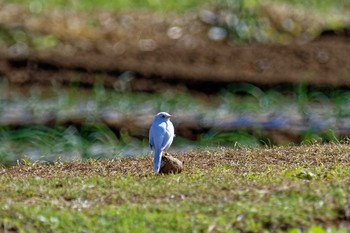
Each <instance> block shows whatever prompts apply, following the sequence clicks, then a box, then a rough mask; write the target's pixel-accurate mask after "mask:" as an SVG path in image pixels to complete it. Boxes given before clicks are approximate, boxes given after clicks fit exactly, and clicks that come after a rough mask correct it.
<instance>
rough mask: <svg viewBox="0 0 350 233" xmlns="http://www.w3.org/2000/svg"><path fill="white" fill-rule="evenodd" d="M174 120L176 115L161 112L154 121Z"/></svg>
mask: <svg viewBox="0 0 350 233" xmlns="http://www.w3.org/2000/svg"><path fill="white" fill-rule="evenodd" d="M172 118H175V116H174V115H170V114H169V113H167V112H159V113H157V115H155V117H154V120H164V121H166V120H169V119H172Z"/></svg>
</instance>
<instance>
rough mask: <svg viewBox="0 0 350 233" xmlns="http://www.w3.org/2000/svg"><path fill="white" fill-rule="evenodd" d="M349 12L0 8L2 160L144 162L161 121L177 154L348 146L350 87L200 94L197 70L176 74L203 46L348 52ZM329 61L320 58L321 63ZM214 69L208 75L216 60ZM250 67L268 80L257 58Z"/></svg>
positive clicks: (201, 5)
mask: <svg viewBox="0 0 350 233" xmlns="http://www.w3.org/2000/svg"><path fill="white" fill-rule="evenodd" d="M349 10H350V3H349V1H345V0H324V1H316V0H314V1H294V0H269V1H257V0H232V1H224V0H216V1H214V0H206V1H195V0H192V1H188V0H179V1H160V0H147V1H138V0H134V1H130V0H125V1H109V0H108V1H107V0H89V1H87V0H86V1H79V0H52V1H44V0H30V1H29V0H11V1H10V0H1V1H0V58H1V64H0V75H1V76H0V162H1V163H2V164H5V165H9V164H15V163H16V162H18V161H21V160H33V161H37V160H45V161H55V160H76V159H87V158H114V157H118V156H139V155H147V154H150V150H149V149H148V138H147V130H148V127H149V124H150V123H151V120H152V116H153V115H154V114H155V113H157V112H158V111H168V112H170V113H172V114H175V115H177V116H178V117H177V119H176V120H175V122H174V123H175V127H176V129H177V137H176V140H175V141H174V146H173V151H185V150H190V149H193V148H197V147H217V146H229V147H241V146H251V147H257V146H274V145H288V144H299V143H313V142H315V141H318V142H320V141H321V142H335V143H339V142H341V141H342V140H346V138H347V137H348V135H349V133H350V128H349V127H350V124H349V123H350V121H349V120H350V119H349V118H350V108H349V103H350V92H349V90H348V84H346V85H343V84H342V83H338V84H337V85H334V86H328V85H327V84H326V85H324V84H323V85H316V86H313V85H310V84H308V83H306V82H303V81H300V80H302V78H304V77H300V80H297V81H295V82H291V83H283V82H281V84H278V85H274V84H266V83H264V84H263V85H261V84H260V83H259V82H250V81H249V79H248V80H245V77H241V79H237V78H235V79H234V80H229V81H227V80H226V81H225V82H223V81H220V80H218V83H217V84H215V75H212V76H214V77H213V78H211V77H210V78H209V79H210V80H209V81H207V83H206V80H205V77H203V79H204V81H203V83H204V84H203V83H200V84H198V83H195V81H196V80H194V81H193V80H191V78H193V77H195V79H196V76H195V71H193V72H192V73H191V72H188V74H187V73H186V72H185V71H183V72H182V70H186V69H187V68H186V67H187V66H188V65H189V66H193V67H194V68H195V67H196V64H197V63H196V62H197V61H198V60H200V59H201V57H202V55H201V53H200V52H198V51H201V50H200V49H202V50H203V49H205V48H207V46H208V47H209V46H210V48H214V50H215V48H216V47H215V46H217V47H218V48H220V49H222V48H223V50H226V48H227V49H236V48H243V49H249V50H250V52H249V53H251V54H253V55H251V56H254V46H255V47H256V46H266V48H270V47H269V46H272V45H278V46H294V45H295V46H297V48H298V49H299V48H300V46H304V47H302V48H307V47H308V46H307V44H308V43H313V41H317V40H318V39H319V38H321V37H323V36H324V35H326V36H327V35H331V36H332V38H334V41H335V42H334V43H338V42H339V41H338V39H339V37H340V38H341V40H347V42H348V41H349V38H348V35H349V30H350V29H349V27H350V18H349V16H348V15H349V14H348V13H349ZM163 37H164V38H163ZM327 38H328V37H327ZM180 42H181V43H182V44H181V43H180ZM327 43H328V42H327ZM329 43H332V41H330V42H329ZM179 44H180V45H181V46H182V47H181V46H180V45H179ZM173 45H174V46H173ZM178 45H179V46H178ZM162 46H163V47H162ZM176 46H178V47H176ZM298 46H299V47H298ZM163 48H164V51H165V52H164V51H163V50H161V49H163ZM169 48H171V50H169ZM197 48H198V49H197ZM277 48H280V47H277ZM195 49H197V50H195ZM159 50H161V51H163V53H158V51H159ZM177 50H186V51H187V50H188V51H189V52H186V53H184V52H182V51H180V52H178V53H179V54H180V55H181V56H180V55H178V54H177V53H176V52H177ZM167 51H170V52H169V53H168V54H167ZM174 51H175V53H174V54H173V53H172V52H174ZM194 51H196V53H194ZM208 51H209V48H208ZM150 53H153V54H155V55H154V57H155V58H154V59H155V60H154V61H152V60H151V59H145V57H144V56H146V58H148V57H147V56H151V55H149V54H150ZM310 53H311V54H313V52H310ZM62 54H63V55H62ZM164 54H166V55H168V56H169V57H175V58H178V60H181V59H182V58H183V57H185V58H186V59H187V58H188V59H187V60H185V61H182V60H181V61H182V62H181V61H178V60H176V59H175V61H176V62H178V64H177V63H176V64H175V63H174V62H173V63H174V64H175V65H174V66H175V70H178V71H179V72H180V71H181V72H182V73H181V74H182V75H177V74H178V73H176V71H174V73H173V74H172V73H170V74H167V73H166V70H167V68H166V67H165V68H164V69H165V71H164V72H163V71H162V67H160V68H154V69H153V68H152V67H157V66H156V65H157V62H158V63H159V62H160V61H162V60H163V57H162V56H163V55H164ZM209 55H210V54H209ZM209 55H208V56H209ZM332 55H333V54H332V52H323V50H322V51H321V52H319V53H317V59H319V63H327V62H328V60H329V59H330V58H329V56H332ZM203 56H204V55H203ZM205 56H207V55H205ZM285 56H288V54H285ZM84 57H85V58H86V57H93V58H96V60H93V59H92V60H84ZM129 57H132V58H135V57H136V62H135V59H134V60H132V61H133V62H134V63H135V64H134V66H135V67H136V68H135V70H132V69H133V66H131V65H130V64H131V62H130V63H129V62H128V61H129V60H127V59H126V58H128V59H129ZM78 58H79V59H78ZM243 58H244V57H243ZM243 58H242V59H243ZM124 59H125V63H123V60H124ZM138 59H139V60H138ZM164 59H165V58H164ZM210 59H211V60H210V61H209V62H208V61H206V60H205V61H204V63H205V65H206V66H207V67H208V69H209V70H210V69H211V62H213V63H217V64H219V65H220V63H221V62H223V61H221V60H220V56H219V55H218V57H215V56H214V57H212V58H210ZM272 59H273V58H272ZM303 59H304V58H303ZM344 59H348V58H347V57H344ZM145 60H147V61H146V62H145ZM149 60H150V61H149ZM100 61H103V62H101V64H100V63H98V62H100ZM114 61H115V62H116V65H114ZM130 61H131V58H130ZM137 61H138V62H137ZM171 61H172V60H171ZM118 62H119V63H118ZM147 62H148V63H152V62H153V63H155V64H156V65H154V64H153V63H152V64H150V65H149V66H148V63H147ZM232 62H234V61H232ZM184 63H186V64H184ZM179 64H180V65H179ZM151 65H153V66H151ZM333 65H334V66H333V68H334V69H337V65H338V64H333ZM182 66H183V67H185V68H182ZM255 66H256V67H255V69H257V70H258V71H257V72H261V71H264V69H265V60H259V61H258V63H256V64H255ZM339 66H340V65H339ZM147 67H148V68H149V69H147ZM150 67H151V68H150ZM314 68H315V69H321V70H322V69H323V68H320V67H314ZM213 69H214V68H213ZM310 69H311V68H310ZM312 69H313V68H312ZM158 72H159V73H158ZM162 72H163V73H162ZM217 72H218V73H219V70H218V71H217ZM288 72H289V71H286V75H287V74H288ZM324 72H325V73H327V72H332V70H330V71H327V70H326V71H324ZM214 73H215V70H214ZM165 74H167V76H166V75H165ZM165 76H166V77H165ZM236 76H237V77H240V74H237V75H236ZM257 77H258V78H259V77H260V76H257ZM344 77H345V78H344ZM344 77H342V78H343V79H344V80H348V79H349V78H350V77H349V76H348V74H345V75H344ZM281 78H283V77H281ZM346 78H348V79H346ZM197 79H198V78H197ZM134 80H140V81H138V85H141V83H143V84H142V85H143V86H142V87H139V88H138V87H136V86H137V85H136V84H132V82H133V81H134ZM213 80H214V81H213ZM219 81H220V82H219ZM159 82H160V83H161V84H159ZM130 83H131V84H132V85H131V84H130ZM314 83H315V82H314ZM316 83H317V80H316ZM202 86H203V88H202Z"/></svg>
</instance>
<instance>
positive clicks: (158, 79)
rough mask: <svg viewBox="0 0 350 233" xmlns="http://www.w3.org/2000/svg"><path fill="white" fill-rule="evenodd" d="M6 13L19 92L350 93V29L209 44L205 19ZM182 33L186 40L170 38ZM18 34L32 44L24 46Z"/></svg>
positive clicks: (9, 73)
mask: <svg viewBox="0 0 350 233" xmlns="http://www.w3.org/2000/svg"><path fill="white" fill-rule="evenodd" d="M0 14H2V16H1V17H0V26H1V29H2V30H3V31H4V32H5V34H6V33H7V34H8V35H9V36H8V37H10V38H14V39H12V40H11V39H9V41H7V42H2V43H0V74H2V75H3V76H4V77H5V78H7V79H8V80H9V82H10V83H11V84H13V85H32V84H38V83H39V84H44V85H47V84H49V85H52V84H57V83H63V84H64V83H71V82H79V83H81V84H82V85H87V86H90V85H93V84H94V83H95V82H96V80H97V79H98V80H100V81H101V77H103V81H104V83H105V85H106V86H107V87H113V88H115V89H117V90H131V91H159V90H163V89H164V88H175V87H178V88H183V87H185V88H188V89H193V90H197V91H204V92H213V91H216V90H219V89H221V88H222V87H225V86H226V85H228V84H232V83H237V82H250V83H253V84H255V85H260V86H275V85H278V84H295V83H300V82H302V83H307V84H310V85H316V86H323V87H330V86H331V87H339V86H341V87H349V86H350V72H349V71H350V59H348V55H349V54H350V43H349V42H350V38H349V29H344V30H339V31H332V30H325V31H324V33H323V34H322V33H321V36H320V37H318V38H316V39H312V40H301V39H300V37H297V38H292V39H290V42H291V43H289V44H288V45H280V44H258V43H250V44H240V45H238V44H236V43H234V42H232V40H231V39H230V38H226V39H225V40H222V41H212V40H210V39H208V36H207V31H208V29H209V28H211V27H212V25H210V24H208V23H206V22H203V20H201V18H200V17H199V16H198V15H197V14H189V15H185V16H182V18H179V16H178V15H171V14H170V15H156V16H155V15H154V14H150V13H147V12H142V13H141V12H138V13H115V12H94V13H79V14H77V13H74V12H56V11H55V12H46V13H42V15H37V14H33V13H30V12H28V10H25V9H23V8H21V7H19V6H12V7H11V8H10V7H3V8H1V9H0ZM89 20H90V21H92V22H93V23H91V22H90V24H93V25H94V26H91V25H89V24H88V23H87V22H89ZM72 25H73V26H72ZM174 28H175V29H180V32H181V33H180V34H178V35H176V34H175V35H170V34H169V30H170V29H174ZM18 31H19V32H18ZM16 33H24V34H26V38H27V39H16ZM12 34H14V35H12ZM301 36H303V35H301ZM38 38H39V39H38ZM38 40H39V42H40V41H41V42H40V43H39V42H38ZM46 44H48V45H46ZM101 74H103V75H101Z"/></svg>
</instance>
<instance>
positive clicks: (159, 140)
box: [149, 112, 175, 173]
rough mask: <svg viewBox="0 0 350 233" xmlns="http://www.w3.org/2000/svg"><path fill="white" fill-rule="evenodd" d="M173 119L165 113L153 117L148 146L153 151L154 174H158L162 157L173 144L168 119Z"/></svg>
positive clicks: (173, 134)
mask: <svg viewBox="0 0 350 233" xmlns="http://www.w3.org/2000/svg"><path fill="white" fill-rule="evenodd" d="M173 118H175V116H174V115H170V114H169V113H167V112H159V113H157V115H155V116H154V119H153V122H152V125H151V127H150V129H149V146H150V147H151V149H152V150H153V151H154V160H153V163H154V173H159V170H160V164H161V161H162V155H163V153H164V154H167V152H166V151H167V150H168V149H169V147H170V146H171V144H172V143H173V140H174V137H175V130H174V125H173V123H172V122H171V121H170V119H173Z"/></svg>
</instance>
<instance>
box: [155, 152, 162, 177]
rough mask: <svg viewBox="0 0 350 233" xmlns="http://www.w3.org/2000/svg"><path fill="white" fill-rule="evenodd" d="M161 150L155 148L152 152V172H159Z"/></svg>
mask: <svg viewBox="0 0 350 233" xmlns="http://www.w3.org/2000/svg"><path fill="white" fill-rule="evenodd" d="M162 154H163V151H162V150H155V152H154V172H155V173H159V170H160V164H161V161H162Z"/></svg>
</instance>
